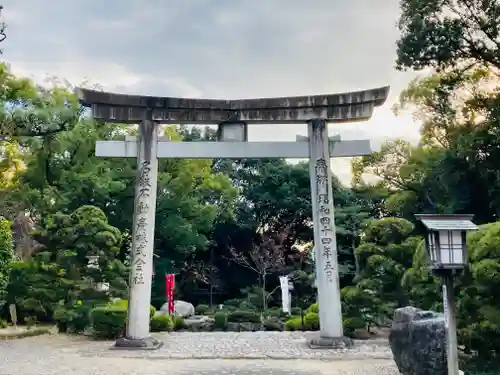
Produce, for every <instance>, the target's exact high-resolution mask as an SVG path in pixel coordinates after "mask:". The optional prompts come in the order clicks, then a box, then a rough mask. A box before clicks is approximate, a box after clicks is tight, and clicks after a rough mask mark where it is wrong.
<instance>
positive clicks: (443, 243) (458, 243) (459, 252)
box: [439, 230, 464, 265]
mask: <svg viewBox="0 0 500 375" xmlns="http://www.w3.org/2000/svg"><path fill="white" fill-rule="evenodd" d="M439 244H440V246H439V247H440V252H441V264H444V265H446V264H463V263H464V257H463V246H464V244H463V243H462V232H461V231H457V230H454V231H451V230H446V231H445V230H443V231H440V232H439Z"/></svg>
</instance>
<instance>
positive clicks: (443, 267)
mask: <svg viewBox="0 0 500 375" xmlns="http://www.w3.org/2000/svg"><path fill="white" fill-rule="evenodd" d="M415 217H416V218H417V219H418V220H420V221H421V222H422V224H423V225H424V226H425V228H426V229H427V233H426V236H425V248H426V251H427V255H428V259H429V268H430V270H431V272H432V273H433V274H434V275H436V276H439V277H441V278H442V280H443V305H444V310H445V311H444V315H445V327H446V328H447V330H446V332H447V340H446V341H447V342H446V344H447V354H448V360H447V363H448V375H458V374H460V371H459V369H458V346H457V325H456V301H455V294H454V290H453V276H454V275H456V274H458V273H460V272H462V271H463V269H464V268H465V267H466V265H467V263H468V259H467V241H466V240H467V232H468V231H470V230H475V229H477V226H476V225H475V224H474V223H473V222H472V221H471V219H472V215H425V214H422V215H415Z"/></svg>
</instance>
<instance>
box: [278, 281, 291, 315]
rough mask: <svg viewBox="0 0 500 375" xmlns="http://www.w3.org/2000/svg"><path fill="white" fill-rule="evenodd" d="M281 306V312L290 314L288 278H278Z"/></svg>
mask: <svg viewBox="0 0 500 375" xmlns="http://www.w3.org/2000/svg"><path fill="white" fill-rule="evenodd" d="M280 286H281V304H282V309H283V312H285V313H290V294H289V293H288V276H280Z"/></svg>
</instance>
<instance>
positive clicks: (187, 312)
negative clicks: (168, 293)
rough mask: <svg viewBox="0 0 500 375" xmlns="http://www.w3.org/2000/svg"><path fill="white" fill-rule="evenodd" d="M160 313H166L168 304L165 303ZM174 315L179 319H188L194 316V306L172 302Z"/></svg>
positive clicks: (182, 302) (183, 302)
mask: <svg viewBox="0 0 500 375" xmlns="http://www.w3.org/2000/svg"><path fill="white" fill-rule="evenodd" d="M160 311H165V312H168V303H165V304H164V305H163V306H162V307H161V308H160ZM174 314H175V315H177V316H180V317H181V318H188V317H190V316H193V315H194V306H193V304H191V303H189V302H186V301H180V300H176V301H174Z"/></svg>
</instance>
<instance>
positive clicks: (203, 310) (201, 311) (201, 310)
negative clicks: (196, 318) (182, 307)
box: [194, 305, 210, 315]
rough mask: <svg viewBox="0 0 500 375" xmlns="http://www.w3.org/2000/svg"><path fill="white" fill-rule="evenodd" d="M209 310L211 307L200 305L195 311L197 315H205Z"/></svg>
mask: <svg viewBox="0 0 500 375" xmlns="http://www.w3.org/2000/svg"><path fill="white" fill-rule="evenodd" d="M208 310H210V306H208V305H198V306H196V308H195V309H194V311H195V312H196V315H204V314H205V313H206V312H207V311H208Z"/></svg>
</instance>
